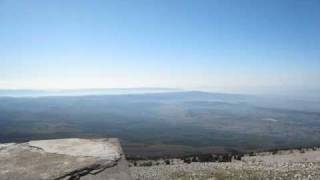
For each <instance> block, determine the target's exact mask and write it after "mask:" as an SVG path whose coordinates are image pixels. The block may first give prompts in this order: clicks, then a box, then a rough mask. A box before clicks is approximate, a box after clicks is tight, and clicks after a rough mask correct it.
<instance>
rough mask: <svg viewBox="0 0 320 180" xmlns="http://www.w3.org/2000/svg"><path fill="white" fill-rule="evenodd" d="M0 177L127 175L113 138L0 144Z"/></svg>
mask: <svg viewBox="0 0 320 180" xmlns="http://www.w3.org/2000/svg"><path fill="white" fill-rule="evenodd" d="M0 165H1V166H0V179H1V180H2V179H3V180H16V179H24V180H37V179H39V180H40V179H41V180H59V179H63V180H68V179H70V180H71V179H72V180H73V179H89V180H90V179H91V180H95V179H110V180H111V179H124V180H126V179H130V176H129V173H128V168H127V167H128V166H127V163H126V161H125V159H124V156H123V153H122V150H121V147H120V144H119V142H118V140H117V139H114V138H110V139H76V138H73V139H54V140H40V141H30V142H26V143H19V144H16V143H9V144H0Z"/></svg>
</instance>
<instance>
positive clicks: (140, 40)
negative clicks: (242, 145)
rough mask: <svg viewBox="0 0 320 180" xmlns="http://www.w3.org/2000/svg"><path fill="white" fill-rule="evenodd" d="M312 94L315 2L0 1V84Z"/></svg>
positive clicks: (317, 63)
mask: <svg viewBox="0 0 320 180" xmlns="http://www.w3.org/2000/svg"><path fill="white" fill-rule="evenodd" d="M126 87H172V88H183V89H204V90H212V91H225V92H244V93H284V94H287V93H305V94H306V93H310V92H312V93H314V92H316V93H319V89H320V1H319V0H306V1H301V0H280V1H279V0H219V1H218V0H199V1H198V0H131V1H128V0H121V1H118V0H112V1H111V0H110V1H108V0H101V1H99V0H90V1H89V0H86V1H83V0H68V1H65V0H55V1H49V0H37V1H36V0H28V1H24V0H14V1H12V0H0V88H4V89H8V88H18V89H19V88H24V89H25V88H36V89H48V88H58V89H70V88H126Z"/></svg>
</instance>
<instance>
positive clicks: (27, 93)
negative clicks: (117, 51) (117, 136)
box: [0, 88, 181, 97]
mask: <svg viewBox="0 0 320 180" xmlns="http://www.w3.org/2000/svg"><path fill="white" fill-rule="evenodd" d="M174 91H181V90H180V89H175V88H92V89H48V90H45V89H44V90H37V89H0V97H1V96H2V97H3V96H6V97H43V96H86V95H115V94H143V93H160V92H174Z"/></svg>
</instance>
